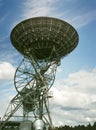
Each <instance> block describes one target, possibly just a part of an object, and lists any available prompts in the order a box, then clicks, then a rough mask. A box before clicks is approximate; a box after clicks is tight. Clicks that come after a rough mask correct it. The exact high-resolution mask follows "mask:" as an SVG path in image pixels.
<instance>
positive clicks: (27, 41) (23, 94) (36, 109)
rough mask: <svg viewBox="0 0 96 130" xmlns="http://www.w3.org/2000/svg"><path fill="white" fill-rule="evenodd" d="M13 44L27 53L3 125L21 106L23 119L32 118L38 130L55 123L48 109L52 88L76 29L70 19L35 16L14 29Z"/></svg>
mask: <svg viewBox="0 0 96 130" xmlns="http://www.w3.org/2000/svg"><path fill="white" fill-rule="evenodd" d="M10 38H11V42H12V44H13V46H14V47H15V48H16V49H17V50H18V51H19V52H20V53H21V54H23V56H24V59H23V60H22V62H21V63H20V65H19V67H18V68H17V70H16V73H15V76H14V85H15V88H16V90H17V92H18V94H17V95H16V96H15V97H14V98H13V99H12V100H11V102H10V104H9V106H8V108H7V111H6V113H5V115H4V117H3V118H2V120H3V123H2V124H1V126H0V127H1V129H2V127H3V126H4V125H5V124H6V122H7V121H8V120H9V119H10V118H11V117H13V116H14V113H15V112H16V111H18V110H19V109H20V108H21V109H22V111H23V112H22V117H23V120H29V117H30V115H31V116H32V119H33V120H32V123H33V127H34V129H35V130H41V129H42V130H43V129H44V128H45V126H47V125H48V126H49V127H52V120H51V116H50V112H49V98H51V97H52V95H50V93H49V89H50V88H51V86H52V85H53V83H54V80H55V74H56V69H57V66H58V65H60V60H61V59H62V58H63V57H65V56H66V55H67V54H69V53H70V52H71V51H73V49H74V48H75V47H76V46H77V44H78V41H79V38H78V34H77V31H76V30H75V29H74V28H73V27H72V26H71V25H70V24H68V23H67V22H65V21H62V20H59V19H56V18H51V17H36V18H30V19H27V20H25V21H23V22H21V23H19V24H18V25H17V26H16V27H15V28H14V29H13V30H12V32H11V37H10Z"/></svg>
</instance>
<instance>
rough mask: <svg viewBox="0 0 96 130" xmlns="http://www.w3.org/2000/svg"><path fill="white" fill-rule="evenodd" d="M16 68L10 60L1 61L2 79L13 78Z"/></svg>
mask: <svg viewBox="0 0 96 130" xmlns="http://www.w3.org/2000/svg"><path fill="white" fill-rule="evenodd" d="M14 73H15V68H14V67H13V66H12V65H11V64H10V63H8V62H0V80H12V79H13V77H14Z"/></svg>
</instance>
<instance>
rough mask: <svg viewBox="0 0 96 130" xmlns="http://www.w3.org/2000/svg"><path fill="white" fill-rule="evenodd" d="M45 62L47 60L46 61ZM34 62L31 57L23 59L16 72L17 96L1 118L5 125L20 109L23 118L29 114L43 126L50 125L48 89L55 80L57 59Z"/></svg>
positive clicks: (49, 96)
mask: <svg viewBox="0 0 96 130" xmlns="http://www.w3.org/2000/svg"><path fill="white" fill-rule="evenodd" d="M46 60H47V59H46ZM46 60H40V61H38V62H37V61H35V60H34V59H33V57H29V58H28V57H27V58H26V57H25V58H24V59H23V60H22V62H21V64H20V65H19V67H18V68H17V70H16V73H15V76H14V84H15V87H16V90H17V92H18V94H17V95H16V96H15V97H14V98H13V99H12V100H11V102H10V104H9V106H8V108H7V110H6V113H5V115H4V117H3V120H4V123H3V124H2V125H1V127H3V126H4V125H5V123H6V122H7V121H8V120H9V119H10V118H11V117H12V116H13V115H14V113H15V112H16V111H17V110H18V109H20V108H22V110H23V113H22V114H23V115H22V116H23V118H24V119H28V116H29V114H30V112H32V114H33V115H34V118H40V119H42V120H43V121H44V122H45V124H46V123H47V124H48V125H49V126H50V125H52V121H51V117H50V112H49V98H51V96H52V95H50V93H49V89H50V88H51V86H52V85H53V82H54V80H55V73H56V69H57V65H58V64H59V62H58V60H57V59H54V61H51V60H49V59H48V61H46Z"/></svg>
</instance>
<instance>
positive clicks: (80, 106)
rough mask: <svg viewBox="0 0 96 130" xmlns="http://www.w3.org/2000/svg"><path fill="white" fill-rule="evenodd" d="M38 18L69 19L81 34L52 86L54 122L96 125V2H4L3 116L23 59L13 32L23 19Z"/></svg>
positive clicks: (0, 19) (0, 5) (0, 53)
mask: <svg viewBox="0 0 96 130" xmlns="http://www.w3.org/2000/svg"><path fill="white" fill-rule="evenodd" d="M37 16H51V17H56V18H59V19H62V20H65V21H67V22H68V23H70V24H71V25H72V26H73V27H75V29H76V30H77V32H78V34H79V44H78V46H77V48H76V49H75V50H74V51H73V52H72V53H71V54H69V55H68V56H67V57H65V58H64V59H62V61H61V66H60V67H58V70H57V75H56V81H55V83H54V85H53V87H52V91H53V99H52V101H53V104H51V113H52V119H53V123H54V124H58V125H62V124H69V125H78V124H87V123H89V122H90V123H93V122H94V121H96V110H95V108H96V96H95V92H96V60H95V57H96V36H95V35H96V0H90V1H88V0H39V1H37V0H0V89H1V91H0V116H1V117H2V116H3V114H4V111H5V109H6V108H7V105H8V104H7V103H8V102H9V101H10V100H11V99H12V97H13V96H14V95H15V94H16V91H15V88H14V84H13V77H14V72H15V70H16V67H18V65H19V63H20V61H21V60H22V57H23V56H21V54H20V53H18V52H17V51H16V49H15V48H14V47H13V46H12V44H11V42H10V33H11V31H12V28H13V27H14V26H15V25H16V24H18V23H19V22H21V21H22V20H25V19H27V18H30V17H37ZM61 90H62V91H61ZM6 102H7V103H6ZM1 106H2V107H3V108H4V110H1ZM57 111H58V112H57ZM60 113H61V114H60ZM74 115H77V116H76V117H75V116H74ZM58 120H59V121H58Z"/></svg>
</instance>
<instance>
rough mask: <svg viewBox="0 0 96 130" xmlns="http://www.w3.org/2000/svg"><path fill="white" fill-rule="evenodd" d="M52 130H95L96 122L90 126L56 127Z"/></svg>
mask: <svg viewBox="0 0 96 130" xmlns="http://www.w3.org/2000/svg"><path fill="white" fill-rule="evenodd" d="M54 130H96V122H95V123H94V124H93V125H91V124H90V123H89V124H88V125H87V126H85V125H78V126H74V127H72V126H67V125H65V126H60V127H56V128H54Z"/></svg>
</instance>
